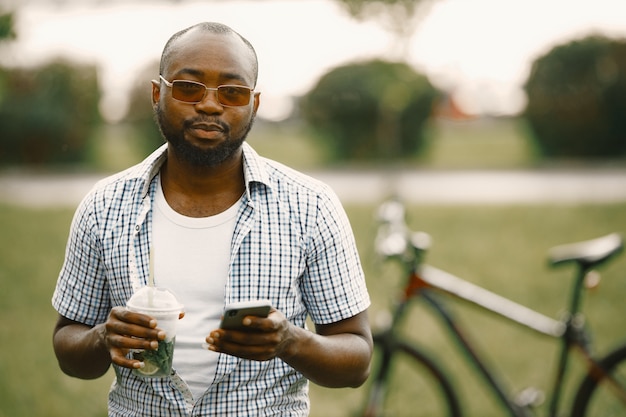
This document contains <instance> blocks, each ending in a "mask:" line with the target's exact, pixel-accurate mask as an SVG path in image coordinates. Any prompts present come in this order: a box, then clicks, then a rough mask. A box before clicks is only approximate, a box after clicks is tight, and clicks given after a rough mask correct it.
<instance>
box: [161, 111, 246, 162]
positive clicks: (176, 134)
mask: <svg viewBox="0 0 626 417" xmlns="http://www.w3.org/2000/svg"><path fill="white" fill-rule="evenodd" d="M155 118H156V122H157V126H158V127H159V130H160V131H161V135H163V138H165V140H166V141H167V143H168V146H171V147H172V148H173V150H174V151H175V153H176V155H178V157H179V158H181V159H182V160H184V161H185V162H187V163H188V164H190V165H191V166H194V167H196V168H211V167H215V166H218V165H220V164H221V163H223V162H224V161H227V160H228V159H230V158H231V157H232V156H233V155H234V154H235V153H236V152H237V150H238V149H239V148H240V147H241V145H242V144H243V142H244V141H245V140H246V137H247V136H248V133H249V132H250V130H251V129H252V125H253V124H254V119H255V115H252V118H251V119H250V121H249V122H248V124H247V125H246V126H245V128H244V130H243V132H242V134H241V135H239V136H238V137H231V136H230V132H231V130H230V128H229V126H228V125H226V124H225V123H223V122H222V121H221V120H218V119H216V118H210V117H207V116H204V117H203V116H199V117H196V118H194V119H191V120H185V122H184V123H183V128H182V129H180V130H177V129H174V128H173V127H172V126H171V125H170V124H169V123H168V122H167V121H166V119H165V115H164V113H163V111H162V110H161V108H160V107H157V109H156V113H155ZM201 121H203V122H210V123H215V124H218V125H219V126H220V127H221V128H222V129H223V131H224V135H225V136H226V138H227V139H226V140H224V141H223V142H220V143H219V144H218V145H217V146H216V147H214V148H211V149H201V148H199V147H197V146H194V145H193V144H192V143H190V142H188V141H187V140H185V131H186V130H187V129H188V128H190V127H191V126H192V125H194V124H195V123H198V122H201Z"/></svg>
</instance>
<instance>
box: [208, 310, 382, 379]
mask: <svg viewBox="0 0 626 417" xmlns="http://www.w3.org/2000/svg"><path fill="white" fill-rule="evenodd" d="M244 325H246V326H248V327H249V328H250V330H249V331H226V330H224V329H218V330H215V331H213V332H211V334H210V335H209V337H207V343H208V344H209V349H211V350H214V351H217V352H224V353H227V354H230V355H234V356H239V357H242V358H246V359H253V360H269V359H272V358H275V357H278V358H280V359H282V360H283V361H284V362H285V363H287V364H289V365H290V366H292V367H293V368H294V369H296V370H298V371H299V372H301V373H302V374H303V375H304V376H305V377H306V378H307V379H309V380H311V381H312V382H314V383H316V384H318V385H322V386H325V387H331V388H339V387H358V386H359V385H361V384H363V382H365V380H366V379H367V377H368V375H369V366H370V360H371V357H372V334H371V331H370V327H369V321H368V318H367V311H364V312H362V313H359V314H357V315H356V316H354V317H351V318H348V319H345V320H341V321H339V322H336V323H332V324H325V325H316V326H315V328H316V332H317V333H312V332H310V331H308V330H305V329H302V328H300V327H297V326H295V325H293V324H292V323H290V322H289V321H288V320H286V319H285V317H284V316H283V314H282V313H280V312H279V311H277V310H274V311H273V312H272V313H270V316H269V317H268V318H266V319H264V318H259V317H252V316H249V317H246V318H245V319H244Z"/></svg>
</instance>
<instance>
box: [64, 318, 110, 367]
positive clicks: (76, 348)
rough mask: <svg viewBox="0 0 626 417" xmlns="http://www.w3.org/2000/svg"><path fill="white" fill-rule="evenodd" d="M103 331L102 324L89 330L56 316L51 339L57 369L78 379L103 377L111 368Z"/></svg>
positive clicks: (85, 326) (82, 325)
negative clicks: (57, 364)
mask: <svg viewBox="0 0 626 417" xmlns="http://www.w3.org/2000/svg"><path fill="white" fill-rule="evenodd" d="M103 332H104V325H103V324H100V325H97V326H94V327H90V326H87V325H86V324H82V323H78V322H76V321H72V320H70V319H68V318H66V317H63V316H61V315H59V318H58V320H57V323H56V326H55V327H54V335H53V338H52V340H53V346H54V353H55V354H56V356H57V360H58V361H59V367H60V368H61V370H62V371H63V372H64V373H66V374H67V375H69V376H73V377H77V378H82V379H95V378H98V377H100V376H102V375H104V374H105V373H106V371H107V370H108V369H109V366H110V365H111V356H110V355H109V351H108V349H107V347H106V344H105V343H104V336H103V334H102V333H103Z"/></svg>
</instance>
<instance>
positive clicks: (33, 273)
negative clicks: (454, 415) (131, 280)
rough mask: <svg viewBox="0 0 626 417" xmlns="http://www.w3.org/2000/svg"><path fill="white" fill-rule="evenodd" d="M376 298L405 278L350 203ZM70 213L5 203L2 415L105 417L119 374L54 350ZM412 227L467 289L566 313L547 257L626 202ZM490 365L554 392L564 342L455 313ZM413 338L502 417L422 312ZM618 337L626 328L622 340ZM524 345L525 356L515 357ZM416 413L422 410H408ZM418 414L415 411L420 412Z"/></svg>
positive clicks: (597, 306)
mask: <svg viewBox="0 0 626 417" xmlns="http://www.w3.org/2000/svg"><path fill="white" fill-rule="evenodd" d="M347 210H348V213H349V216H350V218H351V221H352V223H353V227H354V230H355V234H356V237H357V241H358V246H359V250H360V252H361V256H362V259H363V262H364V268H365V270H366V274H367V279H368V285H369V288H370V291H371V294H372V298H373V306H372V309H371V310H372V311H371V315H372V317H373V318H375V317H376V315H377V312H379V311H380V310H382V309H384V308H385V306H386V305H388V303H389V301H390V299H391V297H392V296H393V294H395V292H396V290H397V289H398V288H399V285H400V283H399V275H398V274H397V273H396V272H397V270H396V269H394V268H393V267H392V266H390V265H382V264H380V263H378V262H377V261H376V258H375V256H374V254H373V251H372V245H371V243H372V238H373V235H374V232H375V227H374V224H373V223H372V221H371V219H372V216H373V212H374V207H370V206H348V207H347ZM71 215H72V211H71V210H68V209H48V210H43V209H25V208H21V207H11V206H0V226H1V227H2V230H3V233H2V234H0V247H1V248H2V251H1V252H0V257H1V259H0V279H1V280H2V286H3V291H1V292H0V309H1V311H0V313H1V314H2V316H3V320H2V321H1V322H0V351H2V353H3V359H2V360H0V374H1V375H2V378H0V417H5V416H6V417H9V416H10V417H22V416H24V417H26V416H28V417H31V416H44V415H45V416H48V417H55V416H59V417H61V416H63V417H73V416H76V417H79V416H80V417H90V416H94V417H95V416H104V415H106V393H107V390H108V386H109V384H110V382H111V379H112V377H113V376H112V374H109V375H108V376H107V377H105V378H101V379H99V380H96V381H80V380H75V379H72V378H69V377H66V376H64V375H63V374H62V373H61V372H60V371H59V370H58V368H57V364H56V360H55V359H54V354H53V352H52V348H51V331H52V326H53V324H54V321H55V312H54V311H53V309H52V307H51V306H50V297H51V295H52V291H53V288H54V284H55V280H56V275H57V274H58V270H59V268H60V266H61V262H62V258H63V253H64V250H65V239H66V236H67V231H68V227H69V223H70V221H71ZM410 223H411V225H412V227H414V228H416V229H422V230H426V231H428V232H429V233H430V234H431V235H432V236H433V239H434V247H433V249H432V251H431V253H430V255H429V261H430V262H431V263H433V264H435V265H438V266H440V267H442V268H444V269H448V270H450V271H451V272H454V273H456V274H459V275H461V276H463V277H466V278H467V279H468V280H470V281H472V282H475V283H478V284H480V285H483V286H485V287H487V288H489V289H491V290H494V291H496V292H499V293H501V294H503V295H505V296H507V297H510V298H512V299H514V300H515V301H518V302H521V303H524V304H527V305H529V306H531V307H533V308H536V309H538V310H539V311H541V312H543V313H545V314H547V315H550V316H553V317H555V316H557V315H558V313H559V311H560V309H561V308H562V306H563V302H564V300H565V297H566V295H567V294H566V290H567V288H568V284H569V276H570V275H569V273H570V271H569V269H567V268H565V269H558V270H553V271H550V270H548V269H547V268H546V266H545V256H544V255H545V252H546V250H547V249H548V248H549V247H551V246H553V245H556V244H560V243H564V242H569V241H576V240H580V239H587V238H591V237H595V236H598V235H602V234H605V233H609V232H611V231H621V232H625V231H626V204H618V205H592V206H574V207H572V206H545V207H544V206H529V207H522V206H516V207H475V206H471V207H435V206H432V207H431V206H419V207H411V209H410ZM625 269H626V257H621V258H619V259H618V260H616V261H615V262H613V263H612V264H611V265H609V266H608V267H607V268H604V270H603V272H604V280H603V283H602V285H601V286H600V288H598V289H597V290H595V291H594V292H593V293H592V294H590V295H589V296H588V297H587V299H586V302H585V304H586V308H587V311H588V312H589V313H590V317H589V321H590V322H591V323H592V325H593V326H594V328H595V330H596V333H595V335H596V339H597V343H598V347H599V349H600V350H605V349H607V348H608V347H609V346H611V345H613V344H614V343H616V342H618V341H619V340H623V339H624V336H626V332H622V331H620V330H622V329H624V321H623V317H625V313H626V306H625V305H624V303H623V300H624V299H626V279H625V277H624V273H623V271H624V270H625ZM454 308H455V309H456V310H457V311H460V312H461V313H462V314H463V319H464V322H466V323H467V324H468V326H470V328H471V330H472V334H474V335H476V336H477V338H478V340H479V345H480V346H481V347H483V348H485V350H487V349H488V351H489V352H490V359H491V360H493V361H494V362H496V363H498V366H499V367H500V368H501V369H502V370H503V371H504V372H506V374H507V376H509V377H510V378H507V380H508V379H510V380H511V383H512V385H513V387H515V388H516V389H517V388H519V389H521V388H523V387H525V386H528V385H537V386H539V387H540V388H544V389H546V388H547V382H548V381H547V379H546V377H547V375H548V374H549V371H550V370H551V365H552V360H553V358H554V353H555V348H556V344H555V343H553V342H552V341H550V340H546V339H545V338H542V337H541V336H536V335H535V334H532V333H530V332H528V331H525V330H523V329H519V328H518V327H516V326H508V325H507V324H506V323H504V322H503V321H501V320H498V319H493V318H490V317H485V316H484V315H483V314H482V313H480V312H477V311H475V310H473V309H471V308H468V307H466V306H464V305H454ZM409 326H410V327H411V332H410V335H411V336H410V337H417V338H418V339H419V340H420V341H422V342H424V343H426V344H428V345H430V347H432V348H433V350H434V351H436V352H444V353H445V357H444V363H445V364H446V368H448V370H453V371H454V372H453V374H454V375H455V377H457V383H458V385H459V387H460V388H461V390H462V393H463V398H464V399H465V400H467V401H468V407H469V408H468V410H471V411H469V412H468V415H480V416H481V417H487V416H494V417H496V416H498V417H499V416H501V415H502V414H501V413H502V412H501V411H500V410H499V409H498V408H497V406H495V405H494V403H493V401H492V400H491V399H489V397H488V396H486V395H485V394H484V392H483V390H482V388H481V384H480V383H476V382H474V381H473V380H471V379H469V375H470V372H469V370H468V369H467V368H466V367H464V365H463V364H462V363H460V362H459V355H457V354H456V352H455V350H454V349H453V348H451V347H450V345H449V344H448V343H447V342H446V340H445V339H444V338H442V337H441V335H440V333H439V329H438V327H437V325H436V324H435V323H433V322H432V320H430V319H429V317H428V315H427V314H426V313H425V312H424V310H421V309H420V308H417V309H415V311H414V312H413V313H412V315H411V318H410V321H409ZM615 329H618V331H616V330H615ZM512 346H515V348H512ZM311 391H312V392H311V396H312V403H313V414H312V415H313V416H318V417H323V416H324V417H332V416H349V415H353V414H354V411H355V410H356V409H357V408H358V407H357V406H356V404H357V402H358V401H359V399H360V398H361V397H362V395H363V392H364V391H363V390H362V389H357V390H353V389H341V390H329V389H323V388H319V387H315V386H314V387H312V389H311ZM411 398H413V396H410V398H407V404H408V406H411V407H418V408H419V404H417V405H412V404H411V403H410V400H411ZM418 408H416V409H418Z"/></svg>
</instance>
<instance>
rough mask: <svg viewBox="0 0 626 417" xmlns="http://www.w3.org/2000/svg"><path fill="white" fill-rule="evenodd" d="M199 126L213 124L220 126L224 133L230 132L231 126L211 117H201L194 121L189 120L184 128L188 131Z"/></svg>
mask: <svg viewBox="0 0 626 417" xmlns="http://www.w3.org/2000/svg"><path fill="white" fill-rule="evenodd" d="M197 124H207V125H210V124H213V125H217V126H219V127H220V129H222V130H223V131H224V133H228V132H230V126H228V125H227V124H226V123H224V121H222V120H220V119H219V118H217V117H210V116H200V117H194V118H193V119H187V120H185V121H184V122H183V128H184V129H185V130H186V129H189V128H191V127H192V126H194V125H197Z"/></svg>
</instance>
